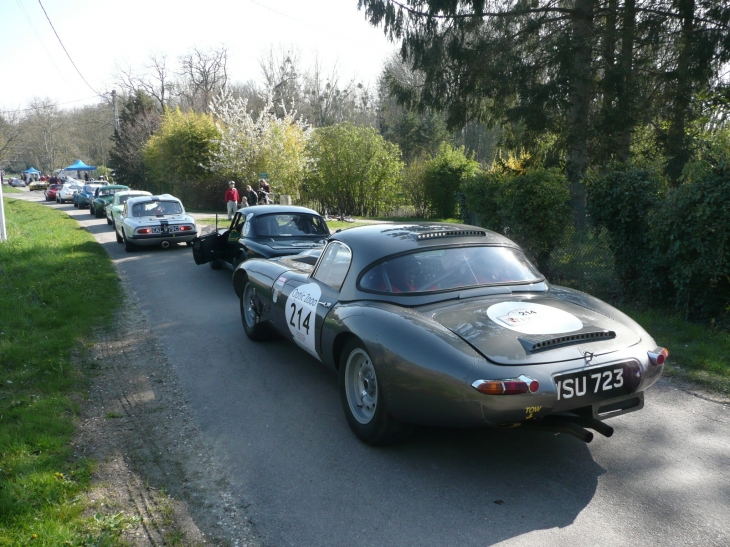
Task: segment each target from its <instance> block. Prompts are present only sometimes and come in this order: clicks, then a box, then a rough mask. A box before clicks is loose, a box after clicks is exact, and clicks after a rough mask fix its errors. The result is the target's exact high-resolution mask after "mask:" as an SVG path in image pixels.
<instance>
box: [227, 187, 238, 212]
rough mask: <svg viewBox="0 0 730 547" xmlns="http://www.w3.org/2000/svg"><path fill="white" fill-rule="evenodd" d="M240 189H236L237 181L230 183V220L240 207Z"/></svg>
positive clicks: (228, 193)
mask: <svg viewBox="0 0 730 547" xmlns="http://www.w3.org/2000/svg"><path fill="white" fill-rule="evenodd" d="M238 202H239V198H238V190H236V183H235V182H234V181H230V182H229V183H228V190H226V207H227V209H228V220H231V219H232V218H233V215H234V213H235V212H236V209H238Z"/></svg>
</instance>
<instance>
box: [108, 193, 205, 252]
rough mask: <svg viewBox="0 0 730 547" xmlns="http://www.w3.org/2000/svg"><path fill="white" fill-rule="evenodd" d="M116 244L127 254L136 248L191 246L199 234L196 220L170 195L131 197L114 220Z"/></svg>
mask: <svg viewBox="0 0 730 547" xmlns="http://www.w3.org/2000/svg"><path fill="white" fill-rule="evenodd" d="M114 231H115V232H116V236H117V243H124V247H125V249H126V250H127V251H128V252H131V251H134V250H136V249H137V246H153V245H160V246H162V248H163V249H167V248H168V247H169V246H170V245H171V244H175V243H187V244H188V245H192V241H193V239H195V236H196V235H197V233H198V232H197V229H196V225H195V219H194V218H193V217H191V216H190V215H187V214H185V208H184V207H183V204H182V202H181V201H180V200H179V199H177V198H176V197H174V196H171V195H170V194H162V195H159V196H136V197H131V198H129V199H128V200H127V201H126V202H125V203H124V206H123V208H122V211H121V212H120V213H119V216H117V217H116V218H115V219H114Z"/></svg>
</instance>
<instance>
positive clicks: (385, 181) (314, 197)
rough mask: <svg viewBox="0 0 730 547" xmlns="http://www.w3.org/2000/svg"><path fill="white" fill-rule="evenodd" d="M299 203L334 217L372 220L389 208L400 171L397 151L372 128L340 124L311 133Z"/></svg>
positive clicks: (393, 197)
mask: <svg viewBox="0 0 730 547" xmlns="http://www.w3.org/2000/svg"><path fill="white" fill-rule="evenodd" d="M307 154H308V156H309V158H310V165H309V168H308V172H307V175H306V180H305V186H306V192H305V199H307V200H308V201H312V202H315V203H316V204H318V206H319V208H320V210H322V211H325V210H326V211H328V212H330V213H336V214H349V215H365V216H377V215H378V214H379V213H380V212H381V211H384V210H385V209H386V208H387V207H389V206H391V205H393V204H394V203H395V201H396V199H397V194H398V191H399V188H398V182H399V179H400V174H401V171H402V169H403V163H402V162H401V159H400V150H399V149H398V147H397V146H396V145H394V144H392V143H390V142H388V141H386V140H385V139H384V138H383V137H382V136H380V135H379V134H378V132H377V131H376V130H375V129H374V128H372V127H360V126H356V125H352V124H350V123H342V124H339V125H334V126H331V127H321V128H318V129H316V130H315V131H314V133H313V134H312V138H311V139H310V140H309V142H308V143H307Z"/></svg>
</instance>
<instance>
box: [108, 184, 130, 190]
mask: <svg viewBox="0 0 730 547" xmlns="http://www.w3.org/2000/svg"><path fill="white" fill-rule="evenodd" d="M104 188H112V189H113V188H125V189H129V186H124V185H123V184H105V185H104Z"/></svg>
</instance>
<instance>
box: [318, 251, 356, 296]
mask: <svg viewBox="0 0 730 547" xmlns="http://www.w3.org/2000/svg"><path fill="white" fill-rule="evenodd" d="M351 261H352V251H351V250H350V248H349V247H348V246H347V245H345V244H344V243H340V242H339V241H333V242H331V243H330V244H329V245H327V248H326V249H325V250H324V253H323V254H322V260H321V261H320V262H319V266H318V267H317V271H315V272H314V275H313V276H312V277H314V279H316V280H317V281H321V282H322V283H324V284H325V285H328V286H330V287H332V288H333V289H335V290H336V291H339V290H340V288H341V287H342V284H343V283H344V282H345V277H346V276H347V271H348V270H349V269H350V262H351Z"/></svg>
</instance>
